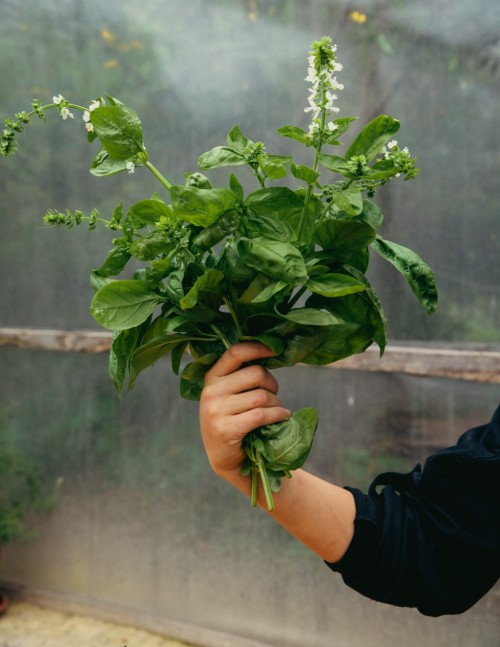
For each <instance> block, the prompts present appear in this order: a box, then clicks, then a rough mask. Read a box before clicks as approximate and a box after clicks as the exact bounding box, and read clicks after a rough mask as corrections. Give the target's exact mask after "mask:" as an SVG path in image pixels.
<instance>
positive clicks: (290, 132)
mask: <svg viewBox="0 0 500 647" xmlns="http://www.w3.org/2000/svg"><path fill="white" fill-rule="evenodd" d="M276 132H277V133H278V134H279V135H282V136H283V137H289V138H290V139H295V140H296V141H298V142H300V143H301V144H306V145H307V144H308V143H309V140H308V137H307V133H306V131H305V130H302V128H299V127H298V126H282V127H281V128H278V129H277V131H276Z"/></svg>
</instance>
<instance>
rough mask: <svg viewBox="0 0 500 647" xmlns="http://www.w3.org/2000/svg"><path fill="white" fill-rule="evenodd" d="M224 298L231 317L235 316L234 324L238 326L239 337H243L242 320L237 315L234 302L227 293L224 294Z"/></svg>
mask: <svg viewBox="0 0 500 647" xmlns="http://www.w3.org/2000/svg"><path fill="white" fill-rule="evenodd" d="M222 300H223V301H224V303H225V304H226V307H227V309H228V310H229V312H230V314H231V317H232V318H233V321H234V325H235V326H236V330H237V333H238V339H241V338H242V337H243V331H242V330H241V327H240V322H239V321H238V316H237V315H236V311H235V309H234V308H233V304H232V303H231V301H230V300H229V298H228V297H227V296H226V295H225V294H223V295H222Z"/></svg>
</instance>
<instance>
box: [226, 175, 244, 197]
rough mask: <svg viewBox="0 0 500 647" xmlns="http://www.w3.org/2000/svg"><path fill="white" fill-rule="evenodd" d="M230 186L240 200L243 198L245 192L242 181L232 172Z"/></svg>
mask: <svg viewBox="0 0 500 647" xmlns="http://www.w3.org/2000/svg"><path fill="white" fill-rule="evenodd" d="M229 188H230V189H231V191H232V192H233V193H234V194H235V195H236V196H237V198H238V200H243V198H244V196H245V193H244V191H243V187H242V185H241V182H240V181H239V180H238V178H237V177H236V175H235V174H234V173H231V174H230V176H229Z"/></svg>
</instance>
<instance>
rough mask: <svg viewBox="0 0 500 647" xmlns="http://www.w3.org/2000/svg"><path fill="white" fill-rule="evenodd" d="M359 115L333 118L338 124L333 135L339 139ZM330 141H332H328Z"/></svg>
mask: <svg viewBox="0 0 500 647" xmlns="http://www.w3.org/2000/svg"><path fill="white" fill-rule="evenodd" d="M356 119H357V117H338V118H337V119H334V120H333V123H334V124H335V125H336V126H337V127H336V128H335V130H334V131H333V132H332V136H334V137H335V138H336V139H338V138H339V137H340V136H341V135H343V134H344V133H345V132H346V131H347V130H349V127H350V125H351V124H352V122H353V121H356ZM328 143H330V142H328Z"/></svg>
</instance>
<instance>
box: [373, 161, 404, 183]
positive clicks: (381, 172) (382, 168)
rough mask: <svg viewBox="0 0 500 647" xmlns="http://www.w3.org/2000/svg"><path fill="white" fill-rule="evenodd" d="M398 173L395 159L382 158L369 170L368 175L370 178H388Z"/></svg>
mask: <svg viewBox="0 0 500 647" xmlns="http://www.w3.org/2000/svg"><path fill="white" fill-rule="evenodd" d="M396 173H398V169H397V168H396V167H395V166H394V161H393V160H381V161H380V162H377V163H376V164H374V165H373V166H372V167H371V168H370V169H369V171H367V173H366V177H367V178H368V179H370V180H386V179H388V178H390V177H393V176H394V175H396Z"/></svg>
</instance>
